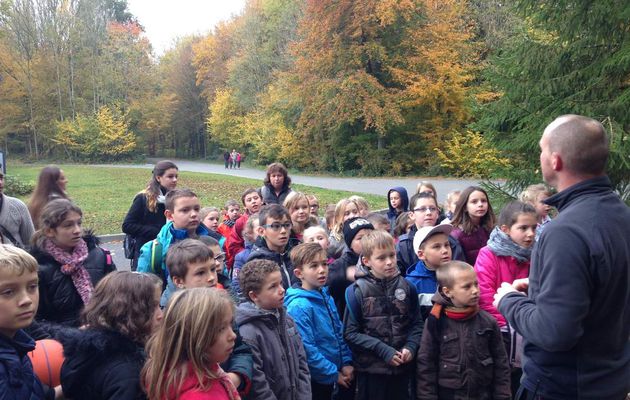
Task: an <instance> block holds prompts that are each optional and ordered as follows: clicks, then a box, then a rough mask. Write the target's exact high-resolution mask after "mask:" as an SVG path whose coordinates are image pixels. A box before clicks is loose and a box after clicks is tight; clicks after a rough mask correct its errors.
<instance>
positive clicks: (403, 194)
mask: <svg viewBox="0 0 630 400" xmlns="http://www.w3.org/2000/svg"><path fill="white" fill-rule="evenodd" d="M391 192H398V194H399V195H400V199H401V200H402V205H403V211H407V210H409V196H408V195H407V189H405V188H404V187H402V186H396V187H393V188H391V189H389V191H388V192H387V206H388V207H389V211H388V212H387V215H388V216H390V217H392V216H394V217H395V216H397V215H398V212H397V211H396V209H394V207H392V205H391V204H390V203H389V195H390V193H391Z"/></svg>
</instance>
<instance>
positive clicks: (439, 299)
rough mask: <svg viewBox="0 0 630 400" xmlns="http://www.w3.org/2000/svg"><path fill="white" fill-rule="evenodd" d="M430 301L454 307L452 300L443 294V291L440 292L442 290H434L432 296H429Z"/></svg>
mask: <svg viewBox="0 0 630 400" xmlns="http://www.w3.org/2000/svg"><path fill="white" fill-rule="evenodd" d="M431 301H432V302H433V303H434V304H441V305H442V306H444V307H454V305H453V302H452V301H451V299H449V298H448V297H446V296H445V295H444V293H442V292H435V294H434V295H433V297H431Z"/></svg>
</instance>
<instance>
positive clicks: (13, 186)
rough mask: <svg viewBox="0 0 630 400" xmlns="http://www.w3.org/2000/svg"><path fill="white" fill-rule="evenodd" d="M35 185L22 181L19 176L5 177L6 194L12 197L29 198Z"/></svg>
mask: <svg viewBox="0 0 630 400" xmlns="http://www.w3.org/2000/svg"><path fill="white" fill-rule="evenodd" d="M33 189H35V184H34V183H32V182H26V181H23V180H22V179H20V177H19V176H11V175H8V176H5V177H4V194H6V195H7V196H11V197H18V196H27V195H29V194H31V193H32V192H33Z"/></svg>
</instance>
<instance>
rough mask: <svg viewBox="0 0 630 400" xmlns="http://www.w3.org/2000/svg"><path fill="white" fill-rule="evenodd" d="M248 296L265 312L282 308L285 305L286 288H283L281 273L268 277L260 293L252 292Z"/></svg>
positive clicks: (273, 273)
mask: <svg viewBox="0 0 630 400" xmlns="http://www.w3.org/2000/svg"><path fill="white" fill-rule="evenodd" d="M248 295H249V298H250V299H252V301H253V302H254V304H256V305H257V306H258V307H260V308H262V309H263V310H273V309H276V308H281V307H282V305H283V303H284V287H283V286H282V275H281V274H280V271H274V272H272V273H270V274H269V275H267V277H266V278H265V281H264V282H263V285H262V288H261V289H260V292H258V293H254V292H253V291H250V292H249V293H248Z"/></svg>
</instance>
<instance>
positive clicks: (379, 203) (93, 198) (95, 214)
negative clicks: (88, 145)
mask: <svg viewBox="0 0 630 400" xmlns="http://www.w3.org/2000/svg"><path fill="white" fill-rule="evenodd" d="M42 167H43V165H26V164H24V165H19V164H18V165H16V164H12V165H11V167H10V168H9V171H8V172H9V173H8V175H13V176H17V177H19V178H20V179H22V180H25V181H31V182H33V183H34V182H35V181H36V180H37V175H38V174H39V171H40V170H41V168H42ZM60 167H61V169H63V171H64V173H65V174H66V177H67V178H68V188H67V191H68V195H69V196H70V197H71V198H72V199H73V200H74V201H75V202H76V203H77V204H78V205H79V206H80V207H81V209H82V210H83V225H84V226H85V227H86V228H92V229H94V230H95V231H96V233H97V234H107V233H120V232H121V228H120V226H121V224H122V221H123V219H124V218H125V215H126V213H127V211H128V210H129V206H130V205H131V201H132V200H133V197H134V196H135V194H136V193H138V192H139V191H141V190H142V189H143V188H144V187H145V185H146V183H147V182H148V180H149V179H150V178H151V171H150V170H148V169H137V168H106V167H96V166H89V165H60ZM260 185H261V181H260V180H256V179H247V178H239V177H233V176H227V175H217V174H205V173H198V172H185V171H180V173H179V182H178V187H187V188H190V189H192V190H193V191H194V192H195V193H197V195H198V196H199V197H200V199H201V205H202V206H215V207H219V208H220V207H222V206H223V205H224V204H225V202H226V201H227V200H229V199H236V200H238V201H239V203H240V198H241V193H242V192H243V191H244V190H245V189H247V188H249V187H260ZM291 187H292V188H293V189H294V190H298V191H301V192H304V193H309V194H314V195H315V196H317V198H318V199H319V203H320V214H323V210H324V209H325V205H326V204H330V203H336V202H337V201H338V200H340V199H342V198H344V197H348V196H350V195H352V194H353V193H351V192H347V191H343V190H327V189H320V188H315V187H311V186H304V185H291ZM362 195H363V196H364V197H365V198H366V200H367V201H368V202H369V203H370V205H371V207H372V208H373V209H382V208H385V207H386V206H387V203H386V200H385V196H374V195H368V194H362ZM22 200H24V201H25V202H27V201H28V196H27V197H26V198H22Z"/></svg>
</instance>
